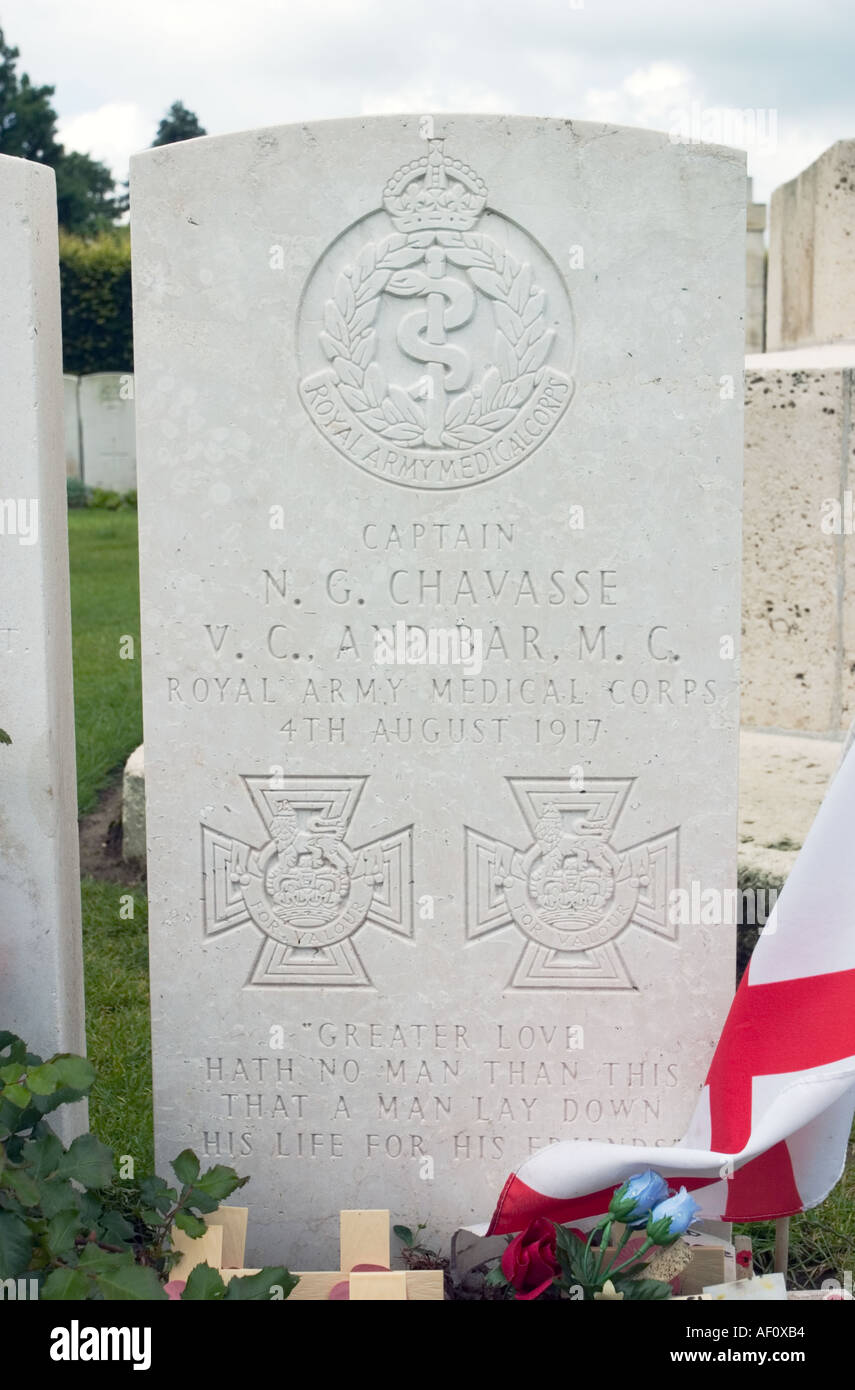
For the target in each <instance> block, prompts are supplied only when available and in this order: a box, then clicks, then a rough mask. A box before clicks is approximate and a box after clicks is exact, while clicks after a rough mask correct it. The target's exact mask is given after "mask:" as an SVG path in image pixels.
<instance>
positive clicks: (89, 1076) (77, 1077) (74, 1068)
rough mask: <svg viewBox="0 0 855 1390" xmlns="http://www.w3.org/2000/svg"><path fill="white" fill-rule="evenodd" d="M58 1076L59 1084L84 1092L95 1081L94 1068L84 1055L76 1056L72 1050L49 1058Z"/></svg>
mask: <svg viewBox="0 0 855 1390" xmlns="http://www.w3.org/2000/svg"><path fill="white" fill-rule="evenodd" d="M49 1065H52V1066H53V1067H54V1069H55V1071H56V1072H57V1075H58V1076H59V1080H60V1083H61V1085H63V1086H69V1087H70V1088H71V1090H72V1091H80V1093H81V1094H85V1093H86V1092H87V1091H89V1090H90V1089H91V1087H92V1085H93V1083H94V1081H95V1068H94V1067H93V1065H92V1063H91V1062H89V1061H87V1059H86V1058H85V1057H77V1056H75V1055H74V1053H72V1052H64V1053H62V1054H61V1055H60V1056H59V1057H54V1058H52V1059H51V1063H49Z"/></svg>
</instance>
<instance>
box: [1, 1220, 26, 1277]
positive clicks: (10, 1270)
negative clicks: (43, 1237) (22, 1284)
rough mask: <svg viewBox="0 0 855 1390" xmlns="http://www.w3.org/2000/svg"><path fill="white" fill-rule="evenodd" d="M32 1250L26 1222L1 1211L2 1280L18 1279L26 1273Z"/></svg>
mask: <svg viewBox="0 0 855 1390" xmlns="http://www.w3.org/2000/svg"><path fill="white" fill-rule="evenodd" d="M32 1250H33V1239H32V1236H31V1235H30V1231H29V1227H28V1226H27V1224H26V1222H25V1221H22V1220H21V1218H20V1216H15V1215H14V1214H13V1213H12V1212H10V1211H0V1279H16V1278H17V1277H18V1275H19V1274H23V1273H25V1271H26V1268H27V1266H28V1264H29V1263H30V1255H31V1254H32Z"/></svg>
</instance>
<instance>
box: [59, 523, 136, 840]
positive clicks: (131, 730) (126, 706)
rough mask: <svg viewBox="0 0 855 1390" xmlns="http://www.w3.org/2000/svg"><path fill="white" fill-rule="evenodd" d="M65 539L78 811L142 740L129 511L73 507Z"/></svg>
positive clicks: (133, 537)
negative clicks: (127, 653)
mask: <svg viewBox="0 0 855 1390" xmlns="http://www.w3.org/2000/svg"><path fill="white" fill-rule="evenodd" d="M68 542H69V551H70V565H71V628H72V642H73V650H74V709H75V728H76V732H77V740H76V741H77V806H78V811H79V812H80V813H81V814H82V813H83V812H85V811H88V810H91V808H92V806H93V805H94V803H95V799H96V797H97V794H98V792H99V791H100V790H101V788H102V787H103V786H105V785H106V783H107V782H109V780H110V775H111V773H112V772H113V771H114V770H115V769H116V768H117V767H119V766H120V765H121V764H122V763H123V762H124V761H125V759H126V758H127V756H128V754H129V753H130V752H132V750H133V749H134V748H136V746H137V744H139V743H141V742H142V705H141V696H140V659H139V657H140V653H139V645H140V643H139V636H140V619H139V608H140V600H139V574H138V569H137V514H136V512H135V511H132V510H128V511H120V512H106V511H101V510H95V509H85V508H80V509H74V510H72V511H70V512H69V514H68ZM126 637H130V638H132V639H133V658H132V659H123V658H122V656H121V649H122V641H123V638H126ZM126 645H127V644H126Z"/></svg>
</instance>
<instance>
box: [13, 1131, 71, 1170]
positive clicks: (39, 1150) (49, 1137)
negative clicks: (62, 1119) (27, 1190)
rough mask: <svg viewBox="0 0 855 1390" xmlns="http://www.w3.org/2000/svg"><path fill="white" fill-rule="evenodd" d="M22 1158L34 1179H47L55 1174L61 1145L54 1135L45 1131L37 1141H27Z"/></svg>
mask: <svg viewBox="0 0 855 1390" xmlns="http://www.w3.org/2000/svg"><path fill="white" fill-rule="evenodd" d="M22 1157H23V1160H24V1162H25V1163H26V1165H27V1167H28V1168H29V1169H30V1172H31V1173H32V1175H33V1177H34V1178H48V1177H50V1175H51V1173H55V1172H56V1169H57V1167H58V1165H59V1160H60V1159H61V1158H62V1144H61V1143H60V1142H59V1139H58V1138H57V1136H56V1135H55V1134H52V1133H51V1132H50V1130H46V1131H45V1133H44V1134H40V1135H39V1137H38V1139H28V1140H27V1142H26V1144H25V1145H24V1148H23V1151H22Z"/></svg>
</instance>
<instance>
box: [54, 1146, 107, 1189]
mask: <svg viewBox="0 0 855 1390" xmlns="http://www.w3.org/2000/svg"><path fill="white" fill-rule="evenodd" d="M57 1171H58V1173H59V1175H60V1177H63V1178H74V1180H75V1182H79V1183H80V1184H81V1185H82V1186H83V1187H96V1188H97V1187H109V1185H110V1183H111V1182H112V1180H113V1150H112V1149H108V1148H107V1145H106V1144H102V1143H101V1140H100V1139H96V1138H95V1135H94V1134H81V1135H79V1137H78V1138H77V1139H75V1140H74V1141H73V1143H72V1145H71V1147H70V1148H69V1149H68V1151H67V1152H66V1153H64V1154H63V1156H62V1158H61V1160H60V1163H59V1167H58V1169H57Z"/></svg>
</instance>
